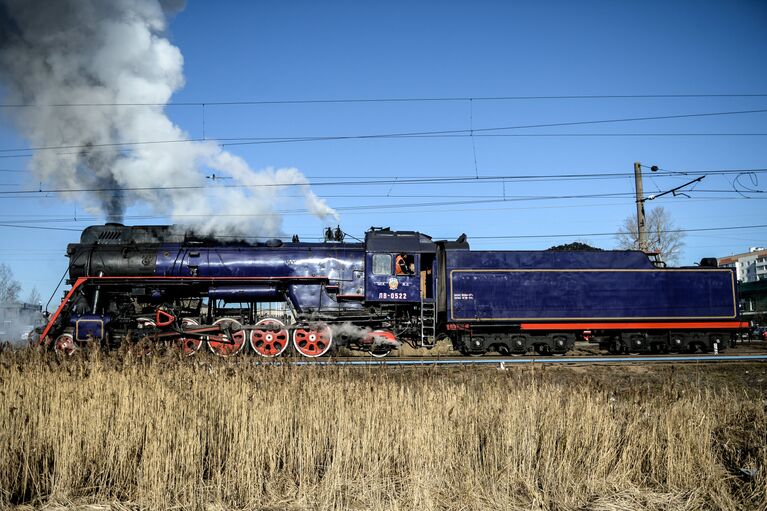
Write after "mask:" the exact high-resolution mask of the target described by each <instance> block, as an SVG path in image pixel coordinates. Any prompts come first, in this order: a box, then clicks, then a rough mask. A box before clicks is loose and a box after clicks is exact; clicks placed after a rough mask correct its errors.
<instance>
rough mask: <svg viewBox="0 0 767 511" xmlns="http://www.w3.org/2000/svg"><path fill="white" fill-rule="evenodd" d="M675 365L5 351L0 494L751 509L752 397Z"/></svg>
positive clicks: (342, 504)
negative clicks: (585, 370) (639, 369)
mask: <svg viewBox="0 0 767 511" xmlns="http://www.w3.org/2000/svg"><path fill="white" fill-rule="evenodd" d="M706 370H707V368H704V369H700V370H699V371H700V372H701V373H699V374H702V372H703V371H706ZM619 371H621V369H620V368H615V369H614V372H615V373H616V374H618V372H619ZM690 374H695V373H690V372H685V373H683V374H673V373H670V375H667V376H665V377H664V380H663V381H661V382H660V383H653V384H651V383H649V382H648V381H643V379H642V378H641V377H633V378H632V377H626V376H625V375H623V377H621V378H620V380H619V381H615V382H614V383H613V380H612V379H610V377H604V378H601V379H599V378H596V379H595V378H593V377H591V376H588V375H578V374H572V373H567V372H566V371H564V370H547V369H541V368H519V369H516V368H515V369H512V370H508V371H497V370H494V369H483V370H477V369H465V370H461V369H436V368H431V369H430V368H419V369H388V370H385V369H344V368H337V367H290V366H259V365H256V364H254V362H253V359H249V360H248V361H247V362H243V360H242V359H241V360H239V361H237V362H234V361H219V360H213V359H212V358H209V357H199V358H198V357H195V358H194V359H191V360H179V359H177V358H174V357H170V356H168V357H154V358H152V357H145V358H143V359H137V358H133V357H131V356H130V355H128V356H123V357H117V356H114V355H110V356H105V355H101V354H97V353H94V354H92V355H90V356H88V355H83V356H81V357H79V358H76V359H73V360H66V361H58V360H57V359H55V358H54V357H52V356H50V355H47V354H30V353H26V354H19V353H3V354H0V447H1V448H0V492H2V493H0V506H1V507H11V506H17V505H22V504H24V505H31V506H34V507H46V506H47V507H50V506H55V505H86V504H89V503H92V504H98V503H101V504H103V503H107V504H109V503H111V505H112V506H114V507H116V508H120V509H134V508H147V509H164V508H171V507H179V508H184V509H215V508H223V509H286V508H287V509H381V510H383V509H387V510H400V509H419V510H421V509H504V510H505V509H588V510H595V511H596V510H600V511H611V510H633V509H653V510H654V509H685V510H686V509H689V510H693V509H733V510H734V509H765V508H766V507H767V480H766V479H765V470H766V469H767V463H766V462H767V446H766V444H767V442H765V432H766V431H767V417H766V416H765V409H764V404H763V401H762V400H763V399H764V396H763V394H761V393H760V392H753V391H745V390H743V389H741V388H738V387H735V386H732V385H712V384H711V382H710V381H708V380H706V379H705V378H703V377H701V376H698V377H697V378H695V377H693V378H691V377H690ZM701 378H702V379H701ZM740 467H746V468H753V469H756V470H757V472H756V475H755V477H754V478H753V479H752V480H749V481H745V480H743V479H741V478H739V477H738V476H737V473H736V472H737V471H738V469H739V468H740Z"/></svg>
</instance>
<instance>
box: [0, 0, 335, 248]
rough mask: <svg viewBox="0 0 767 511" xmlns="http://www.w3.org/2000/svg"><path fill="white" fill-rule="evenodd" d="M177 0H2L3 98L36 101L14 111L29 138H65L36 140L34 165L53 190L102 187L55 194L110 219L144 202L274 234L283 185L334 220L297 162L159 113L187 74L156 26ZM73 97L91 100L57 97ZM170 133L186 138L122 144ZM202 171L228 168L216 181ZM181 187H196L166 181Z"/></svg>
mask: <svg viewBox="0 0 767 511" xmlns="http://www.w3.org/2000/svg"><path fill="white" fill-rule="evenodd" d="M179 4H180V2H169V1H160V0H108V1H106V0H55V1H46V0H0V77H1V78H2V80H3V82H4V85H5V86H6V89H7V95H6V98H5V101H6V103H8V104H14V103H23V104H33V105H40V106H36V107H32V108H21V109H14V110H13V112H15V114H14V120H15V121H16V123H17V125H18V127H19V129H20V131H21V133H22V134H23V135H24V136H25V137H26V138H27V139H28V140H29V143H30V145H31V146H32V147H36V148H37V147H41V148H42V147H67V148H66V149H52V150H39V151H35V153H34V157H33V158H32V160H31V162H30V168H31V170H32V172H33V173H34V174H35V176H36V177H37V178H38V179H39V180H40V181H43V182H45V183H47V184H48V185H49V186H52V187H54V188H56V189H94V190H103V191H93V192H88V193H64V194H63V195H64V196H65V197H66V198H68V199H72V200H78V201H80V202H81V203H83V204H84V205H85V207H86V208H88V209H89V210H91V211H94V212H100V213H102V214H103V215H104V216H105V217H106V219H107V220H110V221H122V219H123V215H124V214H125V210H126V208H127V207H128V206H129V205H131V204H134V203H137V202H144V203H146V204H149V205H150V206H151V208H152V209H153V210H154V211H155V212H156V213H158V214H163V215H165V214H167V215H169V216H171V217H172V218H173V220H174V222H176V223H181V224H187V225H192V226H193V228H194V229H195V231H198V232H201V233H218V234H222V233H227V234H237V235H240V234H242V235H245V234H251V235H259V236H270V235H276V234H282V232H281V224H282V218H281V217H280V215H279V214H278V213H277V210H276V206H277V203H278V201H279V197H280V195H281V193H282V192H284V191H285V190H286V189H288V190H290V191H299V192H300V193H301V194H302V195H303V198H304V202H305V204H306V208H307V210H308V211H309V212H310V213H311V214H312V215H314V216H316V217H319V218H321V219H326V220H330V219H335V220H337V215H336V213H335V211H334V210H333V209H331V208H330V207H329V206H328V205H327V204H325V202H324V201H323V200H322V199H320V198H318V197H317V196H316V195H315V194H314V193H313V192H312V191H311V189H310V187H309V183H308V181H307V179H306V178H305V177H304V176H303V174H301V173H300V172H299V171H298V170H297V169H294V168H286V169H266V170H262V171H254V170H253V169H251V168H250V167H249V166H248V164H247V163H246V162H245V161H244V160H242V159H241V158H239V157H237V156H235V155H233V154H231V153H229V152H227V151H225V150H223V149H222V148H221V147H220V146H219V145H217V144H216V143H215V142H193V141H189V140H188V139H189V137H188V136H187V134H186V133H184V132H183V130H181V129H180V128H179V127H178V126H176V125H175V124H173V123H172V122H171V121H170V119H168V117H167V116H166V115H165V108H164V105H166V104H167V103H168V101H169V100H170V98H171V96H172V94H173V93H174V92H175V91H177V90H178V89H179V88H180V87H181V86H182V85H183V83H184V77H183V57H182V55H181V52H180V51H179V49H178V48H177V47H175V46H173V45H172V44H171V43H170V42H169V41H168V39H167V38H166V37H165V35H164V34H165V29H166V26H167V18H166V16H167V15H168V14H170V13H172V12H173V11H174V10H176V9H177V8H178V7H180V5H179ZM137 103H138V104H142V105H144V106H133V105H135V104H137ZM71 104H98V105H99V106H93V107H61V106H55V105H71ZM103 104H108V105H109V106H101V105H103ZM128 104H131V106H128ZM120 105H124V106H120ZM169 140H183V142H177V143H157V144H137V145H130V143H131V142H142V141H169ZM120 144H125V145H120ZM210 172H213V173H216V174H217V175H222V174H223V175H225V176H228V177H231V179H228V180H226V181H225V182H224V183H225V185H226V186H225V187H222V186H215V183H211V181H210V180H206V179H205V173H210ZM206 185H208V186H206ZM232 185H244V186H245V187H236V186H232ZM179 186H182V187H201V188H197V189H194V188H188V189H181V190H179V189H176V190H174V189H163V188H164V187H166V188H167V187H179ZM137 189H138V190H137Z"/></svg>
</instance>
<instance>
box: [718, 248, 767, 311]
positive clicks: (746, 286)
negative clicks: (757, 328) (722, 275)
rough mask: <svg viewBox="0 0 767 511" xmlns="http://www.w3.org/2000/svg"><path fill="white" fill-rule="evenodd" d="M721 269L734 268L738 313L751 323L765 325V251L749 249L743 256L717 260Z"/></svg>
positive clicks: (762, 249) (766, 297) (766, 291)
mask: <svg viewBox="0 0 767 511" xmlns="http://www.w3.org/2000/svg"><path fill="white" fill-rule="evenodd" d="M718 261H719V266H720V267H722V268H735V272H736V274H737V278H738V295H739V296H740V311H741V313H742V314H743V317H744V318H746V319H750V320H751V322H752V323H754V324H758V325H763V324H765V323H767V249H765V248H763V247H751V248H750V249H749V251H748V252H746V253H745V254H735V255H731V256H727V257H722V258H720V259H718Z"/></svg>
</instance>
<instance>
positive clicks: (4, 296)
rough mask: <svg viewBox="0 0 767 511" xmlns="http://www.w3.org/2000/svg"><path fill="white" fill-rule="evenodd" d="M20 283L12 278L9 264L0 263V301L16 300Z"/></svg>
mask: <svg viewBox="0 0 767 511" xmlns="http://www.w3.org/2000/svg"><path fill="white" fill-rule="evenodd" d="M20 291H21V284H19V283H18V281H17V280H16V279H14V278H13V272H12V271H11V268H10V266H8V265H7V264H5V263H0V303H8V302H17V301H18V300H19V292H20Z"/></svg>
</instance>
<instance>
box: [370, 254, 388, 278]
mask: <svg viewBox="0 0 767 511" xmlns="http://www.w3.org/2000/svg"><path fill="white" fill-rule="evenodd" d="M373 275H391V255H390V254H373Z"/></svg>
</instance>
